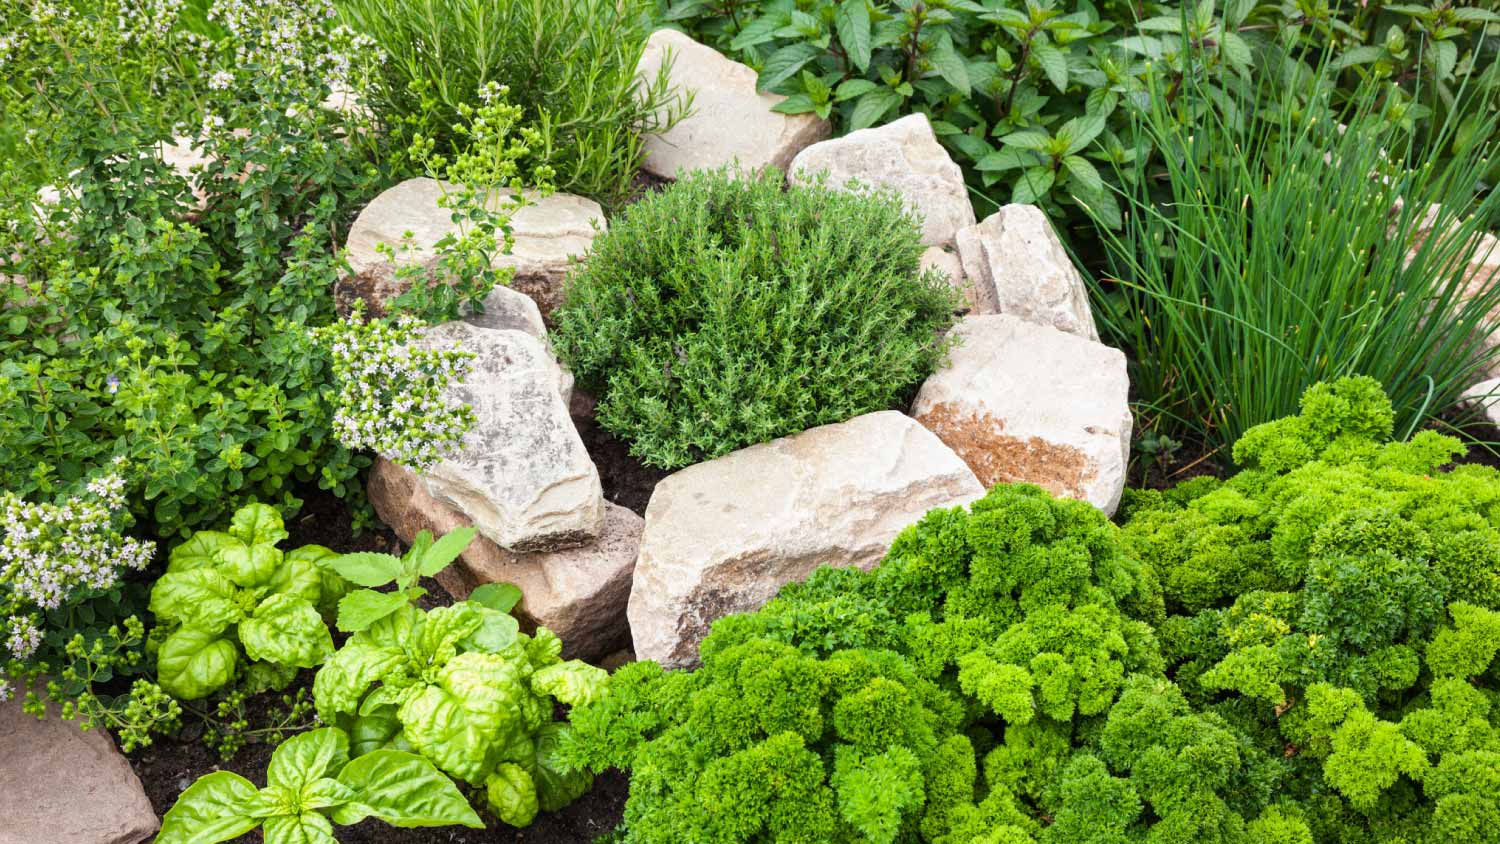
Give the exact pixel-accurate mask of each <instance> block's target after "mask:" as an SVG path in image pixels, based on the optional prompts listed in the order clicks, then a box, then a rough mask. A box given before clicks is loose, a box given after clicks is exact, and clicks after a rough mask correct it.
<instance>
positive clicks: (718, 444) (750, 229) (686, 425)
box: [553, 171, 958, 468]
mask: <svg viewBox="0 0 1500 844" xmlns="http://www.w3.org/2000/svg"><path fill="white" fill-rule="evenodd" d="M921 253H922V245H921V241H920V236H919V233H918V226H917V224H916V222H915V221H914V219H913V218H912V217H911V216H910V214H909V213H907V212H906V211H905V210H904V208H903V207H902V205H901V203H900V201H899V200H898V199H897V198H895V197H891V196H880V197H869V196H858V195H854V194H850V193H846V192H842V191H833V190H828V189H824V188H822V187H793V188H790V189H788V190H783V188H782V178H781V176H780V174H778V173H768V174H765V175H761V176H749V175H743V174H734V173H731V172H729V171H718V172H707V173H695V174H691V175H688V176H686V177H684V178H683V179H682V180H681V181H679V182H677V183H676V184H675V185H673V186H671V187H669V188H667V189H666V190H664V191H662V192H661V193H658V194H654V195H652V196H650V197H648V198H646V199H644V200H642V201H641V202H639V203H637V204H635V205H632V206H630V207H629V208H628V209H627V210H626V211H625V213H624V214H623V215H622V216H621V217H619V218H617V219H616V220H613V221H611V223H610V229H609V231H608V232H607V233H606V234H604V235H602V236H601V237H599V239H598V240H596V241H595V243H594V248H593V252H592V254H591V255H590V258H589V261H588V263H587V264H586V265H585V266H584V267H583V268H582V269H580V270H579V271H578V273H577V274H576V275H575V276H574V277H573V278H572V280H571V281H570V283H569V286H568V290H567V298H566V301H565V303H564V305H563V307H562V308H561V309H560V310H559V311H558V313H557V325H556V331H555V333H554V334H553V338H554V340H555V342H556V344H557V348H558V351H559V353H560V354H561V355H562V356H563V358H564V359H565V360H566V361H567V363H568V366H569V368H571V369H572V371H573V372H574V374H575V375H576V376H577V377H578V381H579V384H580V385H581V386H583V387H584V388H585V389H587V390H589V391H590V392H592V393H594V394H595V395H596V396H598V398H599V408H598V417H599V421H600V423H601V424H602V425H603V426H604V427H605V428H606V429H608V430H610V431H611V432H613V433H614V434H616V435H617V436H619V437H621V438H622V439H624V440H625V441H627V442H629V443H630V445H631V453H632V454H635V455H636V456H637V457H639V458H641V459H642V460H643V461H644V462H646V463H648V464H650V465H653V466H661V467H665V468H676V467H679V466H685V465H688V464H691V463H695V462H698V461H700V460H704V459H708V458H712V457H717V456H719V455H721V454H725V453H727V452H730V451H733V450H735V449H737V448H741V447H744V446H747V445H751V444H754V443H758V442H764V441H766V440H770V439H774V438H776V437H780V436H785V435H788V434H795V433H798V432H800V431H803V430H806V429H807V428H811V427H814V426H817V425H823V424H828V423H832V422H843V421H845V420H847V419H849V418H851V417H854V416H857V415H859V414H862V413H868V412H871V411H876V410H885V409H889V408H892V407H895V406H897V405H899V404H901V403H902V402H903V401H905V400H908V399H910V397H911V393H912V391H913V390H914V389H915V387H916V385H917V384H919V383H920V382H921V380H922V379H923V378H924V377H926V376H927V374H928V373H930V372H931V371H932V369H933V368H934V367H935V366H936V364H937V363H938V362H939V360H940V359H941V358H942V355H943V347H942V346H941V345H940V344H939V343H937V342H936V341H935V337H936V336H937V335H938V333H939V332H941V331H942V330H943V329H944V328H946V327H947V326H948V325H949V324H950V323H951V322H952V319H953V310H954V308H955V307H957V305H958V301H957V299H956V297H955V295H954V293H953V292H952V289H951V288H950V287H949V286H948V285H947V283H946V282H945V281H944V279H943V278H942V276H941V274H940V273H937V272H934V271H930V270H929V271H927V272H923V271H922V270H921V269H920V268H919V258H920V256H921Z"/></svg>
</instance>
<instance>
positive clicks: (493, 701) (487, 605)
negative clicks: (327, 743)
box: [313, 585, 608, 826]
mask: <svg viewBox="0 0 1500 844" xmlns="http://www.w3.org/2000/svg"><path fill="white" fill-rule="evenodd" d="M517 597H518V590H516V589H515V588H514V587H509V586H504V585H496V586H494V587H488V588H481V589H480V590H476V591H475V593H474V595H473V596H472V597H471V598H470V600H468V601H463V602H460V603H457V604H454V605H453V606H451V607H439V608H437V609H433V610H430V611H426V612H424V611H422V610H421V609H418V608H417V607H414V606H411V605H409V604H408V605H404V606H401V607H399V608H397V609H395V610H394V611H392V612H391V613H389V614H387V615H384V616H382V617H381V618H380V619H379V620H377V621H375V622H373V623H372V624H370V625H369V626H368V627H366V628H365V629H363V630H360V631H359V632H356V633H354V634H353V635H352V636H350V637H349V640H348V641H347V642H346V643H345V644H344V646H343V647H342V648H340V649H339V651H338V652H337V653H335V654H334V655H333V656H331V657H329V658H328V661H327V662H325V663H324V665H323V667H322V668H321V669H319V671H318V674H317V677H316V678H315V679H314V681H313V700H314V702H315V703H316V705H317V710H318V717H319V718H321V719H322V720H323V722H324V723H327V724H333V725H336V726H339V727H342V728H344V729H345V730H347V731H348V732H349V734H350V736H351V742H352V751H353V753H354V754H355V757H356V761H357V760H358V759H360V758H363V754H366V753H378V752H381V750H382V749H384V748H394V749H399V750H411V751H414V752H416V753H420V754H421V755H423V756H425V757H426V758H428V759H430V760H431V761H432V762H433V764H435V765H436V766H437V767H438V768H439V769H441V770H442V771H444V772H446V773H448V774H449V775H451V776H453V777H454V778H455V779H459V780H462V781H464V782H466V783H469V784H470V785H473V786H476V787H483V789H484V790H485V793H486V796H487V799H488V803H489V805H490V808H491V809H492V810H493V811H494V812H495V814H496V815H497V816H498V817H499V818H500V819H501V820H502V821H504V822H505V823H508V824H511V825H512V826H526V825H528V824H530V823H531V821H532V819H533V818H535V817H536V814H537V812H538V811H555V810H557V809H560V808H562V807H563V806H565V805H567V804H568V803H570V802H572V801H573V800H575V799H576V798H577V797H578V796H579V795H581V794H583V792H585V791H587V790H588V788H589V786H590V785H592V778H591V776H590V775H589V774H588V773H586V772H575V771H570V770H569V769H567V768H566V767H565V766H564V765H563V764H562V763H561V761H560V759H559V758H558V754H557V748H558V745H559V740H560V737H561V735H562V733H563V732H564V731H565V730H567V729H569V727H567V726H566V725H565V724H561V723H554V722H553V720H552V715H553V709H554V702H555V701H561V702H562V703H565V704H568V705H578V704H582V703H586V702H589V701H593V700H596V699H598V698H599V696H600V695H602V694H603V692H604V687H605V681H606V680H607V679H608V675H607V674H606V672H604V671H603V670H601V669H599V668H595V667H593V666H590V665H587V664H585V663H583V662H580V661H578V660H568V661H564V660H563V659H562V656H561V653H562V642H561V640H559V639H558V638H557V636H556V635H555V634H553V633H552V632H551V631H549V630H547V629H546V628H544V627H543V628H538V629H537V631H536V634H535V635H534V636H528V635H526V634H524V633H520V632H519V631H518V625H517V623H516V620H515V619H514V618H513V617H512V616H511V615H510V614H509V610H510V608H511V606H512V605H514V603H515V601H516V599H517Z"/></svg>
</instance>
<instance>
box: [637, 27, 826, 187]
mask: <svg viewBox="0 0 1500 844" xmlns="http://www.w3.org/2000/svg"><path fill="white" fill-rule="evenodd" d="M668 56H671V62H672V66H671V69H670V71H669V78H670V79H671V85H672V89H673V91H674V94H675V96H676V97H678V98H679V100H678V101H679V102H681V98H682V97H685V96H686V95H687V94H689V93H691V95H692V98H693V102H692V111H691V113H690V114H689V115H688V116H687V117H686V118H685V119H683V120H682V121H680V122H678V123H677V124H676V125H674V126H673V127H672V128H670V129H668V130H667V131H666V132H664V133H662V134H655V135H647V136H646V137H645V149H646V160H645V162H644V164H643V165H642V167H643V169H644V170H645V171H646V172H648V173H651V174H653V175H656V176H661V177H663V178H668V179H672V178H676V177H677V171H678V170H707V169H714V168H718V167H723V166H725V165H733V164H736V163H738V164H739V166H740V167H742V168H744V169H746V170H763V169H765V168H766V167H775V168H777V169H779V170H785V169H786V168H787V165H788V164H790V163H791V161H792V157H793V156H795V155H796V154H797V153H798V152H800V151H801V150H802V148H803V147H805V146H807V145H808V144H811V143H814V142H816V141H820V140H822V139H823V138H826V137H828V133H829V124H828V121H826V120H823V119H822V118H820V117H818V116H817V115H815V114H780V113H777V112H774V111H772V110H771V109H772V108H773V107H774V106H775V105H776V104H778V103H780V102H782V101H783V100H785V99H786V97H783V96H781V95H780V94H762V93H759V92H757V91H756V90H755V79H756V73H755V70H754V69H753V68H751V67H749V66H747V65H743V64H740V63H739V62H736V61H731V60H729V59H727V58H725V57H724V56H723V55H721V54H720V53H719V52H718V51H717V50H714V49H713V48H712V47H706V46H704V45H702V44H699V43H698V42H697V41H694V40H693V39H692V38H689V37H688V36H686V35H684V34H682V33H681V32H677V31H676V30H671V29H661V30H657V31H656V32H653V33H652V34H651V39H650V40H649V41H647V42H646V51H645V53H644V54H642V56H641V62H640V64H639V66H637V68H636V77H637V78H638V79H639V80H641V84H642V85H645V84H649V83H650V82H652V81H654V80H655V79H656V76H657V74H658V73H659V72H660V71H661V67H662V64H663V63H664V62H666V61H667V57H668Z"/></svg>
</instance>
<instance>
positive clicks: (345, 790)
mask: <svg viewBox="0 0 1500 844" xmlns="http://www.w3.org/2000/svg"><path fill="white" fill-rule="evenodd" d="M354 797H355V794H354V789H352V788H350V787H349V786H347V785H344V784H343V783H341V782H339V781H338V780H336V779H330V778H328V777H324V778H322V779H319V780H313V781H312V782H310V783H308V784H307V785H306V786H303V788H302V793H301V794H300V795H299V796H298V801H297V802H298V803H299V804H300V805H301V806H302V808H303V809H316V810H322V809H333V808H337V807H339V806H343V805H346V804H348V803H349V802H351V801H352V800H354Z"/></svg>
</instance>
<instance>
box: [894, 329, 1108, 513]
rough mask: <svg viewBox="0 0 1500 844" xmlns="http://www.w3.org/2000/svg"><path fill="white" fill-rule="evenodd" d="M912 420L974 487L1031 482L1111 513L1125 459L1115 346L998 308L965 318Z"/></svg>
mask: <svg viewBox="0 0 1500 844" xmlns="http://www.w3.org/2000/svg"><path fill="white" fill-rule="evenodd" d="M954 334H955V335H956V339H957V341H958V345H957V347H956V348H955V349H954V351H953V353H952V357H951V362H950V363H949V365H948V366H946V367H944V368H943V369H941V370H939V371H938V372H936V373H934V374H933V375H932V377H930V378H928V379H927V381H926V382H925V383H924V384H923V385H922V389H921V391H920V392H919V393H918V394H917V399H916V402H915V403H914V404H913V405H912V415H913V416H914V417H916V419H917V421H918V422H921V423H922V424H923V425H924V426H926V427H927V428H928V429H929V430H931V431H932V432H933V433H935V434H937V436H938V438H939V439H941V440H942V441H943V442H944V443H946V444H947V445H948V447H949V448H951V449H953V451H954V452H955V453H956V454H958V456H959V457H961V458H963V460H964V462H965V463H967V464H968V465H969V468H970V469H971V470H973V472H974V475H975V476H976V477H977V478H979V481H980V483H982V484H984V485H985V486H986V487H990V486H993V485H995V484H998V483H1016V482H1026V483H1034V484H1037V485H1038V486H1041V487H1042V488H1044V489H1046V490H1048V491H1049V492H1051V493H1053V494H1054V495H1059V496H1063V497H1067V498H1076V499H1079V500H1082V501H1087V502H1089V503H1090V504H1093V505H1094V506H1096V507H1098V508H1099V509H1101V510H1103V511H1104V512H1105V513H1113V512H1114V510H1115V508H1116V507H1117V506H1118V505H1119V503H1120V494H1121V492H1122V491H1123V489H1124V486H1125V470H1126V466H1127V464H1128V463H1129V457H1130V429H1131V417H1130V407H1129V404H1128V402H1127V394H1128V392H1129V380H1128V378H1127V377H1126V373H1125V356H1124V355H1123V354H1121V353H1120V351H1119V350H1117V349H1111V348H1109V347H1108V346H1105V345H1103V344H1101V343H1096V342H1094V341H1091V340H1086V339H1084V338H1082V337H1078V336H1076V335H1073V334H1069V333H1066V332H1063V331H1058V330H1057V329H1055V328H1049V327H1047V326H1043V325H1036V324H1033V323H1029V322H1026V321H1025V320H1022V319H1020V318H1018V317H1014V316H1008V315H1003V314H994V315H975V316H968V317H965V318H964V319H963V320H961V321H960V322H959V324H958V326H957V327H956V328H954Z"/></svg>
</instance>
